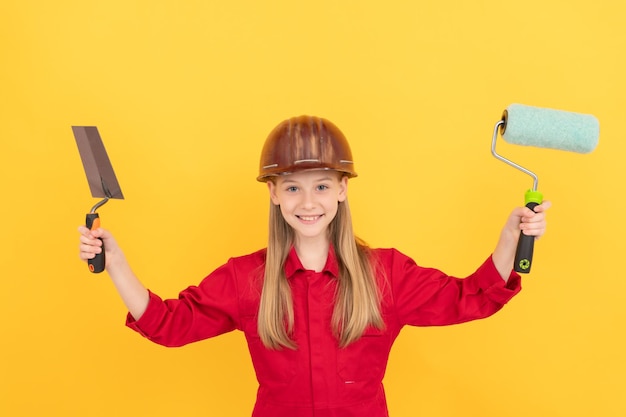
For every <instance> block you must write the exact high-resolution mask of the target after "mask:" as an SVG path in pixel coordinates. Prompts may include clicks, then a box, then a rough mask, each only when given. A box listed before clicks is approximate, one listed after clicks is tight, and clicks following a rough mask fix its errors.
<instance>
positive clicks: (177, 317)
mask: <svg viewBox="0 0 626 417" xmlns="http://www.w3.org/2000/svg"><path fill="white" fill-rule="evenodd" d="M356 175H357V174H356V172H355V171H354V163H353V161H352V154H351V151H350V148H349V145H348V142H347V141H346V139H345V137H344V135H343V134H342V133H341V132H340V131H339V129H338V128H337V127H336V126H335V125H333V124H332V123H331V122H329V121H328V120H325V119H321V118H316V117H309V116H301V117H297V118H292V119H289V120H286V121H284V122H282V123H281V124H279V125H278V126H277V127H276V128H275V129H274V130H273V131H272V132H271V133H270V135H269V136H268V138H267V140H266V142H265V145H264V147H263V151H262V154H261V163H260V170H259V176H258V178H257V179H258V180H259V181H262V182H266V183H267V187H268V190H269V197H270V201H271V204H270V216H269V222H270V228H269V239H268V245H267V248H265V249H262V250H259V251H257V252H255V253H252V254H249V255H245V256H240V257H235V258H231V259H230V260H229V261H228V262H227V263H226V264H224V265H223V266H221V267H220V268H218V269H216V270H215V271H213V272H212V273H211V274H209V275H208V276H207V277H206V278H204V279H203V280H202V281H201V282H200V283H199V284H198V285H197V286H191V287H189V288H187V289H185V290H183V291H182V292H181V293H180V294H179V297H178V298H177V299H167V300H163V299H161V298H160V297H159V296H157V295H156V294H154V293H152V292H151V291H150V290H148V289H146V288H145V287H144V286H143V285H142V284H141V282H140V281H139V280H138V279H137V277H136V276H135V275H134V273H133V272H132V270H131V268H130V266H129V264H128V262H127V261H126V258H125V257H124V255H123V253H122V251H121V249H120V247H119V246H118V244H117V243H116V242H115V239H114V238H113V236H112V234H111V233H110V232H109V231H107V230H104V229H96V230H89V229H87V228H86V227H80V228H79V232H80V234H81V236H80V257H81V259H83V260H87V259H91V258H93V257H94V256H95V255H96V254H97V253H100V251H101V250H102V249H101V245H102V242H101V240H100V239H102V241H104V244H105V248H106V271H107V273H108V274H109V276H110V277H111V279H112V281H113V283H114V285H115V286H116V288H117V290H118V292H119V294H120V296H121V298H122V299H123V301H124V303H125V304H126V306H127V308H128V310H129V314H128V316H127V325H128V326H129V327H130V328H132V329H134V330H136V331H137V332H139V333H140V334H142V335H143V336H145V337H146V338H148V339H150V340H151V341H153V342H155V343H159V344H161V345H164V346H181V345H185V344H188V343H192V342H196V341H199V340H203V339H207V338H210V337H214V336H217V335H220V334H223V333H226V332H230V331H233V330H240V331H243V332H244V334H245V336H246V340H247V343H248V347H249V351H250V355H251V357H252V362H253V365H254V368H255V372H256V375H257V380H258V382H259V388H258V393H257V402H256V404H255V407H254V410H253V412H252V415H253V416H254V417H266V416H272V417H283V416H284V417H287V416H288V417H300V416H302V417H304V416H307V417H312V416H318V417H319V416H324V417H331V416H341V417H350V416H369V417H383V416H388V412H387V405H386V400H385V394H384V390H383V385H382V380H383V376H384V373H385V369H386V366H387V359H388V357H389V352H390V349H391V346H392V344H393V342H394V340H395V339H396V337H397V336H398V334H399V332H400V330H401V329H402V327H403V326H405V325H411V326H442V325H450V324H457V323H462V322H466V321H470V320H476V319H482V318H485V317H488V316H490V315H492V314H494V313H495V312H497V311H498V310H499V309H501V308H502V307H503V306H504V304H505V303H506V302H508V301H509V300H510V299H511V298H512V297H513V296H514V295H515V294H517V293H518V292H519V291H520V289H521V286H520V281H521V279H520V276H519V275H518V274H517V273H515V272H513V270H512V267H513V260H514V256H515V250H516V247H517V241H518V239H519V236H520V233H524V234H527V235H530V236H536V237H539V236H541V235H543V234H544V232H545V228H546V221H545V211H546V210H547V209H548V208H549V207H550V203H549V202H544V203H543V204H541V205H539V206H537V207H536V208H535V211H534V212H533V211H532V210H530V209H528V208H526V207H519V208H515V209H514V210H513V211H512V212H511V214H510V215H509V217H508V219H507V221H506V223H505V225H504V227H503V229H502V231H501V233H500V238H499V240H498V242H497V244H496V247H495V249H494V251H493V253H492V254H491V255H490V256H489V257H487V259H486V260H484V262H483V263H482V264H481V265H480V266H479V267H478V268H477V269H476V271H475V272H474V273H472V274H471V275H469V276H468V277H464V278H459V277H452V276H449V275H446V274H445V273H443V272H441V271H439V270H437V269H433V268H425V267H421V266H418V265H417V264H416V263H415V262H414V261H413V260H412V259H411V258H409V257H408V256H406V255H404V254H402V253H401V252H399V251H397V250H395V249H372V248H369V247H368V246H367V245H365V244H364V243H363V242H362V241H361V240H359V239H358V238H356V237H355V235H354V233H353V229H352V219H351V216H350V209H349V206H348V182H349V179H350V178H353V177H356Z"/></svg>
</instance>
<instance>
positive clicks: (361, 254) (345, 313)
mask: <svg viewBox="0 0 626 417" xmlns="http://www.w3.org/2000/svg"><path fill="white" fill-rule="evenodd" d="M328 233H329V239H330V243H331V244H332V245H333V246H334V248H335V253H336V256H337V261H338V264H339V277H338V285H337V292H336V294H335V307H334V311H333V317H332V324H331V325H332V331H333V332H334V334H335V335H336V337H337V339H338V341H339V345H340V346H341V347H344V346H347V345H349V344H350V343H352V342H354V341H355V340H357V339H359V338H360V337H361V335H362V334H363V332H364V331H365V329H366V328H367V327H368V326H373V327H375V328H377V329H382V328H383V327H384V322H383V319H382V314H381V307H380V291H379V288H378V285H377V282H376V277H375V271H374V269H375V268H374V266H373V265H372V261H371V259H370V253H369V250H368V247H367V246H366V245H365V243H364V242H362V241H360V240H359V239H358V238H356V237H355V236H354V232H353V229H352V216H351V215H350V208H349V206H348V200H347V199H346V200H345V201H343V202H341V203H339V207H338V209H337V215H336V216H335V218H334V219H333V221H332V222H331V224H330V225H329V228H328ZM294 239H295V235H294V231H293V229H292V228H291V227H290V226H289V225H288V224H287V222H286V221H285V219H284V218H283V216H282V213H281V212H280V207H279V206H276V205H274V204H272V203H271V202H270V215H269V241H268V246H267V257H266V261H265V275H264V279H263V290H262V292H261V302H260V306H259V315H258V332H259V336H260V337H261V341H262V342H263V344H264V345H265V346H266V347H267V348H270V349H280V348H282V347H287V348H291V349H296V348H297V346H296V344H295V343H294V341H293V340H292V338H291V335H292V334H293V327H294V309H293V298H292V296H291V288H290V287H289V282H288V281H287V278H286V276H285V270H284V267H285V261H286V259H287V256H288V254H289V251H290V249H291V246H292V245H293V243H294Z"/></svg>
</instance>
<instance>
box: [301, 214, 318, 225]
mask: <svg viewBox="0 0 626 417" xmlns="http://www.w3.org/2000/svg"><path fill="white" fill-rule="evenodd" d="M296 217H297V218H298V219H300V220H302V221H303V222H305V223H313V222H315V221H317V220H318V219H319V218H320V217H322V215H321V214H319V215H317V216H297V215H296Z"/></svg>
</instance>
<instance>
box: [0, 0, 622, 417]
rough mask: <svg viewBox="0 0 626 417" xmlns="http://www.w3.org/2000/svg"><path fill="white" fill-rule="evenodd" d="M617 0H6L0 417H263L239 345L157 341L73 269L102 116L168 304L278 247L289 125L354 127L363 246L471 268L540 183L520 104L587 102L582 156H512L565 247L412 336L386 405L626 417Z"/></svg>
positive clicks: (394, 363) (576, 106) (146, 271)
mask: <svg viewBox="0 0 626 417" xmlns="http://www.w3.org/2000/svg"><path fill="white" fill-rule="evenodd" d="M625 19H626V6H624V5H623V4H622V2H619V1H617V0H597V1H580V0H568V1H565V0H555V1H545V0H527V1H523V2H522V1H518V2H502V1H496V0H482V1H457V2H454V1H452V2H436V1H409V0H406V1H394V0H392V1H385V2H377V1H369V0H368V1H360V2H357V1H354V2H348V1H336V0H318V1H316V2H306V3H305V2H294V1H287V0H275V1H265V2H256V1H252V0H248V1H239V2H228V1H200V0H198V1H171V2H166V1H145V0H144V1H126V0H124V1H121V0H110V1H100V2H92V1H84V0H83V1H78V0H58V1H54V2H52V1H51V2H45V1H39V2H37V1H17V0H15V1H5V2H3V4H2V6H0V42H1V43H0V48H1V49H0V54H1V55H0V56H1V58H2V60H1V62H0V81H1V82H0V97H1V100H0V140H1V141H2V142H1V144H2V147H1V148H0V178H1V182H0V192H1V196H2V197H1V204H0V233H1V236H2V239H1V248H0V249H1V250H0V293H1V294H2V301H1V303H0V329H1V331H0V344H1V345H2V353H1V356H0V358H1V359H0V415H2V416H111V415H115V416H142V415H152V416H172V415H185V416H207V415H218V416H225V415H233V416H245V415H249V414H250V411H251V409H252V406H253V403H254V397H255V389H256V382H255V378H254V372H253V370H252V366H251V363H250V360H249V358H248V354H247V349H246V346H245V341H244V338H243V336H242V335H241V334H240V333H237V332H235V333H231V334H228V335H224V336H222V337H219V338H216V339H213V340H209V341H204V342H201V343H197V344H194V345H191V346H187V347H183V348H180V349H166V348H162V347H159V346H156V345H153V344H151V343H149V342H148V341H147V340H145V339H143V338H141V337H140V336H138V335H136V334H134V333H133V332H132V331H130V330H128V329H126V328H125V327H124V325H123V324H124V318H125V310H124V307H123V305H122V303H121V302H120V301H119V300H118V298H117V296H116V294H115V292H114V290H113V288H112V285H111V284H110V282H108V278H107V276H106V275H98V276H96V275H92V274H90V273H88V271H87V269H86V266H85V265H84V264H83V263H82V262H80V261H79V260H78V256H77V245H78V234H77V232H76V228H77V227H78V226H79V225H80V224H81V223H82V222H83V221H84V215H85V213H86V212H87V211H88V210H89V209H90V208H91V206H92V205H93V204H94V203H95V202H96V201H97V200H95V199H93V198H92V197H91V195H90V193H89V189H88V186H87V182H86V179H85V176H84V171H83V168H82V165H81V163H80V159H79V155H78V152H77V149H76V145H75V142H74V138H73V136H72V132H71V129H70V126H71V125H97V126H98V127H99V129H100V133H101V135H102V137H103V139H104V142H105V145H106V147H107V150H108V152H109V156H110V158H111V160H112V162H113V166H114V168H115V171H116V174H117V176H118V178H119V180H120V183H121V186H122V190H123V192H124V194H125V196H126V200H123V201H118V200H115V201H111V202H110V203H108V204H107V205H105V206H104V207H102V209H100V215H101V216H102V219H103V224H104V225H105V226H106V227H107V228H109V229H111V230H113V231H114V232H115V234H116V237H117V239H118V240H119V242H120V243H121V244H122V246H123V247H124V249H125V251H126V253H127V256H128V257H129V259H130V261H131V264H132V265H133V268H134V269H135V271H136V273H137V274H138V275H139V276H140V277H141V278H142V280H143V281H144V283H145V284H146V285H147V286H148V287H149V288H151V289H152V290H154V291H156V292H157V293H159V294H161V295H162V296H166V297H174V296H176V294H177V292H178V291H179V290H181V289H182V288H184V287H186V286H187V285H190V284H195V283H197V282H198V281H199V280H200V279H201V278H202V277H204V276H205V275H206V274H208V273H209V272H210V271H212V270H213V269H214V268H215V267H217V266H219V265H220V264H222V263H223V262H225V261H226V259H227V258H228V257H229V256H235V255H241V254H245V253H248V252H251V251H254V250H256V249H258V248H260V247H263V246H264V245H265V241H266V228H267V219H266V218H267V206H268V201H267V200H268V199H267V194H266V189H265V187H264V186H263V185H262V184H260V183H257V182H256V181H255V179H254V178H255V175H256V170H257V161H258V156H259V153H260V149H261V146H262V143H263V140H264V139H265V137H266V135H267V133H268V132H269V131H270V130H271V129H272V128H273V127H274V126H275V125H276V124H277V123H278V122H280V121H282V120H283V119H285V118H287V117H291V116H296V115H300V114H315V115H319V116H323V117H326V118H328V119H330V120H332V121H333V122H335V123H336V124H337V125H338V126H339V127H340V128H341V129H342V130H343V131H344V133H345V134H346V135H347V136H348V138H349V140H350V143H351V146H352V148H353V149H352V150H353V153H354V156H355V161H356V168H357V171H358V172H359V174H360V175H359V177H358V178H357V179H355V180H354V181H352V182H351V183H350V200H351V205H352V209H353V215H354V218H355V227H356V231H357V233H358V234H359V235H360V236H361V237H362V238H364V239H365V240H366V241H368V242H369V243H370V244H371V245H372V246H377V247H381V246H382V247H385V246H387V247H388V246H393V247H397V248H399V249H400V250H402V251H404V252H405V253H407V254H409V255H411V256H413V257H414V258H415V259H416V260H417V261H418V263H420V264H422V265H425V266H437V267H439V268H441V269H444V270H446V271H447V272H449V273H452V274H458V275H466V274H468V273H470V272H472V271H473V269H474V268H475V267H477V266H478V264H479V263H481V262H482V261H483V259H484V258H485V257H486V256H488V255H489V253H490V251H491V250H492V248H493V246H494V245H495V242H496V239H497V237H498V233H499V230H500V228H501V226H502V224H503V223H504V220H505V219H506V217H507V215H508V213H509V212H510V210H511V209H512V208H513V207H514V206H516V205H521V204H523V194H524V191H525V190H526V189H527V188H529V187H530V186H531V185H532V184H531V180H530V178H529V177H527V176H526V175H524V174H522V173H520V172H518V171H516V170H514V169H513V168H510V167H508V166H506V165H505V164H503V163H501V162H499V161H497V160H496V159H495V158H493V157H492V156H491V154H490V151H489V148H490V143H491V134H492V129H493V126H494V124H495V122H496V121H497V120H498V119H499V118H500V114H501V112H502V110H503V109H504V108H505V107H506V106H507V105H509V104H510V103H514V102H516V103H523V104H528V105H534V106H540V107H550V108H557V109H562V110H568V111H575V112H582V113H591V114H594V115H596V116H597V117H598V119H599V120H600V125H601V136H600V145H599V146H598V148H597V149H596V151H595V152H594V153H592V154H589V155H579V154H573V153H568V152H561V151H553V150H545V149H535V148H526V147H516V146H512V145H508V144H503V145H499V151H500V152H501V153H502V154H503V155H505V156H508V157H509V158H511V159H513V160H514V161H516V162H518V163H520V164H522V165H524V166H527V167H528V168H531V169H533V170H534V171H536V172H537V174H538V175H539V180H540V181H539V185H540V190H541V191H543V193H544V196H545V198H546V199H550V200H552V201H553V204H554V206H553V209H552V210H551V211H550V216H549V229H548V234H547V235H546V236H545V237H544V238H542V239H541V240H540V241H539V242H538V243H537V245H536V253H535V262H534V265H533V272H532V273H531V274H530V276H528V277H526V278H525V280H524V290H523V292H522V294H520V296H519V297H517V298H515V299H514V300H513V301H511V303H510V304H509V305H508V306H507V307H506V308H505V309H504V310H503V311H501V312H500V313H498V314H497V315H496V316H494V317H491V318H489V319H487V320H483V321H479V322H473V323H468V324H465V325H461V326H455V327H445V328H407V329H405V330H404V331H403V333H402V334H401V335H400V338H399V339H398V341H397V342H396V345H395V346H394V349H393V351H392V356H391V360H390V363H389V368H388V372H387V376H386V380H385V383H386V387H387V394H388V403H389V408H390V412H391V415H392V416H394V417H402V416H416V415H417V416H429V415H437V416H441V417H446V416H459V415H464V416H499V417H505V416H506V417H526V416H551V417H554V416H568V417H569V416H589V415H598V416H623V415H626V405H625V402H624V401H625V400H624V391H625V390H624V375H625V374H626V363H625V360H624V350H625V348H626V344H625V342H624V322H625V319H626V317H625V315H626V307H625V306H624V305H625V303H624V293H625V290H626V284H625V280H624V278H623V276H622V275H623V268H622V260H623V258H624V249H625V248H624V236H625V235H626V227H625V226H624V220H623V219H624V212H625V201H626V200H625V198H624V185H623V183H624V180H625V179H626V175H625V174H624V162H623V158H624V156H626V145H625V143H626V141H625V140H624V131H625V125H624V109H625V108H626V106H625V105H626V102H625V98H624V97H625V96H626V82H625V81H624V74H625V73H626V65H625V64H626V55H625V54H624V51H625V50H626V31H625V30H624V21H625Z"/></svg>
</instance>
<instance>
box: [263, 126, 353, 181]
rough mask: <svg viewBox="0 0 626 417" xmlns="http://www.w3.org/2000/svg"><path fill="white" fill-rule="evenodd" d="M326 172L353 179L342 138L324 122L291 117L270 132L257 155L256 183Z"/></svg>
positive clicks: (346, 143) (341, 135)
mask: <svg viewBox="0 0 626 417" xmlns="http://www.w3.org/2000/svg"><path fill="white" fill-rule="evenodd" d="M314 169H328V170H335V171H339V172H342V173H344V174H345V175H347V176H348V177H349V178H352V177H356V175H357V174H356V172H355V171H354V163H353V162H352V152H350V146H349V145H348V141H347V140H346V137H345V136H344V135H343V133H341V131H340V130H339V129H338V128H337V126H335V125H334V124H332V123H331V122H329V121H328V120H326V119H322V118H319V117H313V116H300V117H293V118H291V119H288V120H285V121H284V122H282V123H280V124H279V125H278V126H276V127H275V128H274V130H272V132H271V133H270V134H269V136H268V137H267V139H266V140H265V144H264V145H263V151H262V152H261V164H260V167H259V176H258V177H257V180H258V181H263V182H267V181H269V180H270V178H271V177H274V176H277V175H282V174H289V173H292V172H296V171H304V170H314Z"/></svg>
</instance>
